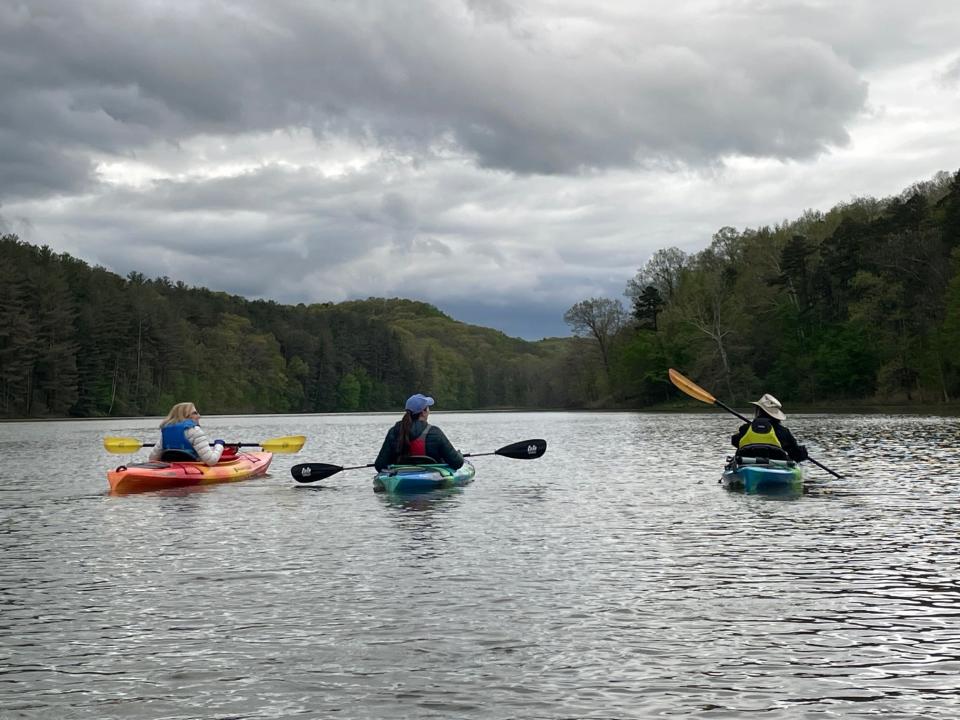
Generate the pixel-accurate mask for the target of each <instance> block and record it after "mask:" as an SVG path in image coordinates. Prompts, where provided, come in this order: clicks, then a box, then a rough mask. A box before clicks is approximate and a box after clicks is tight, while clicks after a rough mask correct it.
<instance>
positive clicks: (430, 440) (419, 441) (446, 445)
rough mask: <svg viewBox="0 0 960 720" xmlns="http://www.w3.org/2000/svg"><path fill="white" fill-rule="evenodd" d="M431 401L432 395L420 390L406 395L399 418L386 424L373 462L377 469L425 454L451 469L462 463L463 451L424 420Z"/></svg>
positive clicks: (428, 413) (438, 429)
mask: <svg viewBox="0 0 960 720" xmlns="http://www.w3.org/2000/svg"><path fill="white" fill-rule="evenodd" d="M433 402H434V400H433V398H432V397H428V396H426V395H422V394H420V393H417V394H416V395H411V396H410V397H409V398H407V402H406V405H405V406H404V412H403V418H402V419H401V420H400V421H399V422H397V423H396V424H395V425H394V426H393V427H392V428H390V431H389V432H388V433H387V436H386V437H385V438H384V439H383V445H382V446H381V448H380V453H379V454H378V455H377V459H376V461H375V462H374V463H373V466H374V467H375V468H376V469H377V472H380V471H382V470H384V469H385V468H387V467H389V466H390V465H394V464H396V463H398V462H400V463H403V462H405V461H406V458H411V457H414V458H423V457H428V458H430V459H431V460H432V461H433V462H435V463H443V464H446V465H448V466H449V467H450V469H451V470H456V469H457V468H459V467H460V466H461V465H463V455H461V454H460V452H459V451H458V450H456V449H455V448H454V447H453V445H451V444H450V441H449V440H447V436H446V435H444V434H443V430H441V429H440V428H438V427H437V426H436V425H430V424H429V423H428V422H427V420H428V418H429V416H430V406H431V405H433ZM423 462H424V461H421V462H419V463H418V464H423Z"/></svg>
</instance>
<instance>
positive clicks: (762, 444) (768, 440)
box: [730, 393, 807, 462]
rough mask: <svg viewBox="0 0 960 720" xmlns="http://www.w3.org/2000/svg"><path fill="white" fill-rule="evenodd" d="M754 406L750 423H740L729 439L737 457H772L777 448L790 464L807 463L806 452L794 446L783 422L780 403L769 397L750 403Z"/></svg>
mask: <svg viewBox="0 0 960 720" xmlns="http://www.w3.org/2000/svg"><path fill="white" fill-rule="evenodd" d="M750 404H751V405H753V406H754V413H753V420H752V421H751V422H748V423H744V424H743V425H741V426H740V429H739V430H738V431H737V432H736V433H734V435H733V437H731V438H730V440H731V442H732V443H733V446H734V447H735V448H737V450H738V454H739V453H742V454H744V455H748V456H751V455H752V456H755V457H775V456H776V454H777V452H776V450H775V449H776V448H780V449H781V450H782V451H783V452H785V453H786V454H787V456H788V457H789V458H790V459H791V460H796V461H797V462H800V461H802V460H806V459H807V448H806V447H804V446H803V445H800V444H798V443H797V441H796V439H795V438H794V437H793V433H791V432H790V431H789V430H788V429H787V427H786V426H785V425H783V421H784V420H786V419H787V416H786V414H785V413H784V412H783V406H782V405H781V404H780V401H779V400H777V399H776V398H775V397H774V396H773V395H770V394H769V393H767V394H765V395H764V396H763V397H762V398H760V399H759V400H755V401H753V402H751V403H750Z"/></svg>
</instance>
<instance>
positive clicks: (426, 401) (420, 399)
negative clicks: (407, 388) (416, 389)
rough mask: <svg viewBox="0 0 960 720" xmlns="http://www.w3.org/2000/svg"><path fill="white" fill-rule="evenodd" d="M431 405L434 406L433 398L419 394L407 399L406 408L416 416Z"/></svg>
mask: <svg viewBox="0 0 960 720" xmlns="http://www.w3.org/2000/svg"><path fill="white" fill-rule="evenodd" d="M431 405H433V398H432V397H427V396H426V395H421V394H420V393H417V394H416V395H411V396H410V397H408V398H407V404H406V405H405V406H404V407H405V408H406V409H407V410H409V411H410V412H412V413H413V414H414V415H419V414H420V413H422V412H423V411H424V410H426V409H427V408H428V407H430V406H431Z"/></svg>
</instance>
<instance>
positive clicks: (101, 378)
mask: <svg viewBox="0 0 960 720" xmlns="http://www.w3.org/2000/svg"><path fill="white" fill-rule="evenodd" d="M958 247H960V172H957V173H955V174H953V175H951V174H948V173H940V174H938V175H937V176H935V177H934V178H933V179H932V180H929V181H926V182H920V183H917V184H915V185H913V186H911V187H910V188H907V189H906V190H905V191H904V192H902V193H901V194H899V195H897V196H895V197H890V198H885V199H880V200H877V199H872V198H860V199H855V200H852V201H850V202H846V203H841V204H839V205H837V206H835V207H834V208H832V209H831V210H829V211H827V212H819V211H813V210H810V211H807V212H805V213H803V215H801V217H799V218H798V219H796V220H793V221H787V222H783V223H782V224H779V225H775V226H772V227H761V228H757V229H744V230H736V229H734V228H732V227H724V228H721V229H720V230H719V231H717V232H716V233H715V234H714V236H713V238H712V241H711V242H710V244H709V245H708V246H707V247H706V248H704V249H703V250H701V251H699V252H696V253H692V254H688V253H685V252H683V251H682V250H680V249H678V248H675V247H670V248H664V249H661V250H658V251H657V252H655V253H654V254H653V255H652V256H651V257H650V258H649V259H648V260H647V262H646V263H645V264H644V265H643V266H642V267H641V268H640V269H639V270H638V272H637V273H636V275H635V276H634V277H633V278H632V279H631V280H630V281H629V282H628V283H627V287H626V288H625V295H626V297H627V298H628V302H629V308H628V309H627V308H624V305H623V303H622V302H621V301H620V300H619V299H610V298H588V299H585V300H583V301H581V302H578V303H576V304H575V305H574V306H572V307H571V308H570V309H569V310H568V311H567V312H566V314H565V316H564V319H565V320H566V322H567V323H568V324H569V325H570V327H571V329H572V330H573V332H574V337H570V338H551V339H545V340H541V341H538V342H528V341H525V340H521V339H518V338H510V337H507V336H506V335H504V334H503V333H501V332H498V331H496V330H492V329H489V328H482V327H477V326H473V325H468V324H466V323H461V322H457V321H456V320H453V319H452V318H450V317H448V316H447V315H445V314H444V313H442V312H441V311H440V310H438V309H437V308H435V307H433V306H431V305H428V304H426V303H421V302H415V301H411V300H403V299H397V298H393V299H384V298H370V299H367V300H357V301H351V302H344V303H337V304H334V303H320V304H312V305H305V304H299V305H281V304H278V303H275V302H272V301H264V300H247V299H245V298H242V297H239V296H236V295H229V294H226V293H222V292H214V291H211V290H208V289H205V288H196V287H188V286H186V285H185V284H183V283H182V282H173V281H171V280H170V279H169V278H166V277H161V278H154V279H150V278H147V277H146V276H144V275H143V274H141V273H138V272H133V273H130V274H129V275H128V276H127V277H121V276H119V275H117V274H115V273H113V272H110V271H109V270H107V269H105V268H103V267H99V266H96V267H91V266H89V265H88V264H87V263H85V262H83V261H81V260H79V259H77V258H74V257H71V256H70V255H69V254H66V253H60V254H58V253H55V252H53V251H52V250H51V249H50V248H48V247H46V246H39V247H38V246H35V245H31V244H29V243H26V242H24V241H21V240H20V239H19V238H18V237H17V236H15V235H4V236H0V415H3V416H6V417H38V416H74V417H98V416H130V415H159V414H164V413H165V412H166V411H167V410H168V409H169V407H170V406H171V405H173V404H174V403H175V402H180V401H184V400H190V401H192V402H195V403H196V404H197V405H198V406H199V407H200V408H201V409H202V410H203V411H204V412H206V413H247V412H265V413H266V412H349V411H358V410H396V409H397V408H399V407H401V406H402V403H403V400H404V398H405V397H406V396H407V395H409V394H410V393H411V392H416V391H422V392H428V393H432V394H434V395H435V397H437V399H438V402H439V403H440V406H441V407H443V408H444V409H489V408H582V407H621V408H622V407H636V408H640V407H649V406H655V405H657V404H659V403H663V402H665V401H668V400H671V399H674V398H676V397H677V394H676V391H675V390H674V389H673V387H672V386H671V385H670V384H669V382H668V381H667V374H666V373H667V369H668V368H669V367H677V368H679V369H681V370H682V371H683V372H684V373H686V374H688V375H690V376H691V377H693V378H695V379H696V380H697V381H698V382H700V383H701V384H704V385H705V386H707V387H710V388H715V390H714V392H715V393H717V394H720V393H722V394H723V395H724V397H727V398H729V399H730V400H731V401H737V400H744V399H749V398H751V397H753V396H757V395H759V394H761V393H763V392H772V393H774V394H775V395H777V396H778V397H780V399H781V400H784V401H802V402H808V403H824V402H830V401H848V400H858V401H878V400H880V401H887V400H889V401H896V402H908V403H909V402H920V403H933V402H953V401H955V400H956V399H957V398H958V397H960V250H958Z"/></svg>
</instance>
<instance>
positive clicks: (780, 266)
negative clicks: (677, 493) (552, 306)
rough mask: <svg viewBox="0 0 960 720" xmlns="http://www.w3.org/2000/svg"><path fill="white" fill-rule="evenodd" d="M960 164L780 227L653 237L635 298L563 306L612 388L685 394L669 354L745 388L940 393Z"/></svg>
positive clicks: (952, 392)
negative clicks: (701, 237)
mask: <svg viewBox="0 0 960 720" xmlns="http://www.w3.org/2000/svg"><path fill="white" fill-rule="evenodd" d="M958 247H960V172H957V173H955V174H952V175H951V174H949V173H939V174H937V175H936V176H935V177H934V178H933V179H932V180H929V181H925V182H920V183H916V184H915V185H913V186H911V187H909V188H907V189H906V190H904V191H903V192H902V193H900V194H899V195H897V196H895V197H889V198H885V199H880V200H877V199H873V198H860V199H855V200H852V201H850V202H846V203H841V204H838V205H836V206H835V207H833V208H832V209H831V210H829V211H828V212H818V211H812V210H811V211H807V212H805V213H803V215H801V216H800V217H799V218H797V219H796V220H793V221H789V222H784V223H782V224H779V225H775V226H772V227H769V226H768V227H761V228H757V229H745V230H736V229H734V228H732V227H724V228H721V229H720V230H719V231H718V232H716V233H715V234H714V236H713V238H712V241H711V243H710V244H709V246H707V247H706V248H705V249H703V250H701V251H700V252H696V253H692V254H688V253H685V252H683V251H682V250H680V249H678V248H676V247H670V248H664V249H661V250H658V251H657V252H655V253H654V254H653V255H652V256H651V257H650V259H649V260H648V261H647V262H646V264H645V265H643V266H642V267H641V268H640V269H639V271H638V272H637V274H636V275H635V276H634V277H633V278H632V279H631V280H630V281H629V282H628V284H627V287H626V290H625V295H626V296H627V298H628V300H629V309H625V308H624V306H623V304H622V303H621V302H620V301H619V300H617V299H610V298H590V299H587V300H584V301H581V302H579V303H577V304H576V305H574V306H573V307H571V308H570V309H569V310H568V311H567V313H566V316H565V319H566V321H567V322H568V323H569V324H570V326H571V328H572V329H573V331H574V332H575V333H576V334H577V335H578V336H580V337H581V338H583V342H589V343H590V345H591V347H592V351H593V356H594V365H595V368H596V375H597V381H596V382H597V385H598V392H599V396H598V397H599V398H601V399H600V400H599V402H601V403H603V404H608V405H621V406H622V405H628V406H646V405H651V404H656V403H658V402H662V401H664V400H667V399H669V398H671V397H675V391H674V390H673V389H672V388H671V387H670V385H669V383H668V382H667V380H666V371H667V368H669V367H677V368H682V369H683V372H685V373H688V374H689V375H690V376H691V377H693V378H696V379H697V380H698V382H701V383H702V384H704V385H705V386H707V387H711V388H716V389H715V390H714V392H715V393H716V394H719V393H721V392H722V393H723V394H724V396H726V397H729V398H730V399H732V400H737V399H739V400H744V399H749V398H751V397H754V396H758V395H759V394H761V393H763V392H771V393H773V394H775V395H777V396H778V397H779V398H780V399H781V400H789V401H800V402H807V403H825V402H832V401H850V400H855V401H868V402H876V401H883V402H888V401H889V402H905V403H937V402H953V401H955V400H956V399H957V398H958V397H960V249H958Z"/></svg>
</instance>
